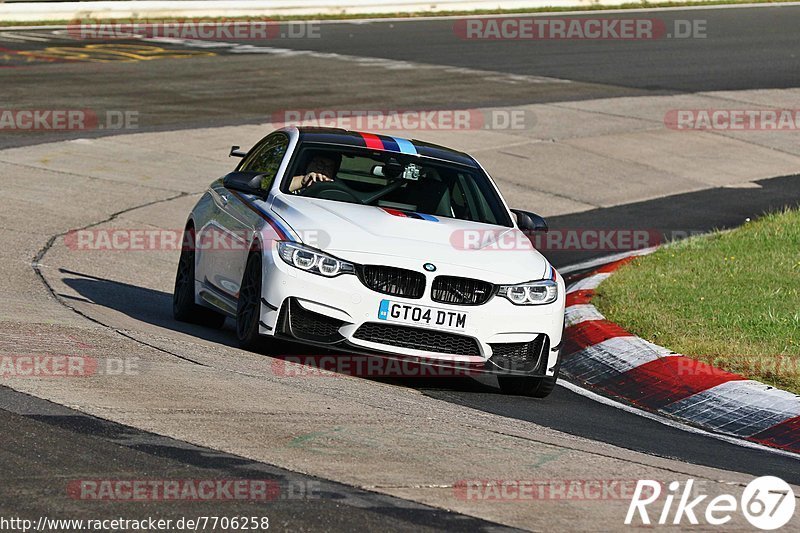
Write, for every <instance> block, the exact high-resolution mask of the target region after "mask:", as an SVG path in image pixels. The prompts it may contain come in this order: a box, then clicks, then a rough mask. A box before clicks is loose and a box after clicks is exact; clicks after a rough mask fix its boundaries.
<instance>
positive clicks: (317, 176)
mask: <svg viewBox="0 0 800 533" xmlns="http://www.w3.org/2000/svg"><path fill="white" fill-rule="evenodd" d="M323 181H333V179H331V178H329V177H328V176H326V175H325V174H322V173H320V172H309V173H308V174H306V175H305V176H303V180H302V181H301V184H302V187H303V188H304V189H305V188H306V187H310V186H311V185H314V184H315V183H320V182H323Z"/></svg>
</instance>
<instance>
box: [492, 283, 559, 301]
mask: <svg viewBox="0 0 800 533" xmlns="http://www.w3.org/2000/svg"><path fill="white" fill-rule="evenodd" d="M497 295H498V296H503V297H504V298H508V299H509V300H511V303H513V304H515V305H543V304H549V303H553V302H555V301H556V299H557V298H558V283H556V282H555V281H553V280H549V279H543V280H541V281H529V282H528V283H520V284H519V285H500V287H499V288H498V289H497Z"/></svg>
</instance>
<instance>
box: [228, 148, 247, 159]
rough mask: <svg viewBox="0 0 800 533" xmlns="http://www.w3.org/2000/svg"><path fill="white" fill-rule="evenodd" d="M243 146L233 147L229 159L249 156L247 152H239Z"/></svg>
mask: <svg viewBox="0 0 800 533" xmlns="http://www.w3.org/2000/svg"><path fill="white" fill-rule="evenodd" d="M239 148H241V146H231V151H230V153H229V154H228V157H244V156H246V155H247V152H242V151H241V150H239Z"/></svg>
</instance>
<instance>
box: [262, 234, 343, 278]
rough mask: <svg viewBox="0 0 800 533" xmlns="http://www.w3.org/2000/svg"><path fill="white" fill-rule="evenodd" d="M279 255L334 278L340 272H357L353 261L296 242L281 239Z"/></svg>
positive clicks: (309, 269) (297, 264)
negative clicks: (349, 261) (343, 259)
mask: <svg viewBox="0 0 800 533" xmlns="http://www.w3.org/2000/svg"><path fill="white" fill-rule="evenodd" d="M278 255H280V256H281V259H283V260H284V261H285V262H286V263H287V264H289V265H292V266H293V267H296V268H299V269H300V270H305V271H306V272H311V273H313V274H319V275H320V276H325V277H328V278H332V277H334V276H338V275H339V274H355V271H356V268H355V266H353V263H348V262H347V261H342V260H341V259H338V258H336V257H333V256H332V255H330V254H326V253H325V252H321V251H319V250H317V249H315V248H311V247H310V246H306V245H304V244H299V243H295V242H286V241H280V242H279V243H278Z"/></svg>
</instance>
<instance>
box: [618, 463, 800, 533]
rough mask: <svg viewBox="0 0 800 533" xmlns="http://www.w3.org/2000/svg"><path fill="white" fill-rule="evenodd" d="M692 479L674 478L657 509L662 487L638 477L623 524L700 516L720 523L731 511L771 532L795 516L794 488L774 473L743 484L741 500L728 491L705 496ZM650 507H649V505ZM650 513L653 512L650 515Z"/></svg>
mask: <svg viewBox="0 0 800 533" xmlns="http://www.w3.org/2000/svg"><path fill="white" fill-rule="evenodd" d="M693 486H694V480H693V479H690V480H688V481H687V482H686V484H685V485H684V487H683V489H682V490H681V483H680V482H679V481H673V482H671V483H670V484H669V485H668V486H667V493H666V495H665V497H664V498H663V507H661V508H660V509H659V508H658V507H659V506H660V503H661V502H659V498H661V496H662V486H661V483H659V482H658V481H653V480H649V479H641V480H639V482H638V483H637V484H636V489H635V490H634V492H633V498H632V499H631V504H630V506H629V507H628V514H627V515H626V516H625V524H626V525H631V524H633V523H635V522H637V520H636V519H635V517H636V515H637V514H638V520H641V523H642V524H645V525H650V524H651V523H653V522H654V523H656V524H659V525H665V524H672V525H679V524H685V523H686V522H688V523H689V524H692V525H698V524H699V523H700V521H699V520H698V518H700V519H705V523H707V524H710V525H714V526H721V525H723V524H727V523H728V522H730V521H731V519H732V518H733V516H734V514H736V513H739V512H741V513H742V514H743V515H744V517H745V518H746V519H747V521H748V522H750V524H751V525H752V526H753V527H756V528H758V529H762V530H765V531H771V530H775V529H778V528H780V527H783V526H785V525H786V524H787V523H789V520H791V519H792V515H794V507H795V500H794V491H792V487H791V486H789V484H788V483H786V482H785V481H784V480H782V479H781V478H778V477H774V476H763V477H759V478H756V479H754V480H753V481H751V482H750V483H748V485H747V486H746V487H745V489H744V491H743V492H742V496H741V498H740V499H738V500H737V499H736V497H735V496H733V495H731V494H721V495H719V496H716V497H714V498H711V499H708V498H709V495H708V494H699V495H698V493H697V492H698V491H696V490H694V489H693ZM648 506H649V507H648ZM650 513H654V515H651V514H650Z"/></svg>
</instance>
